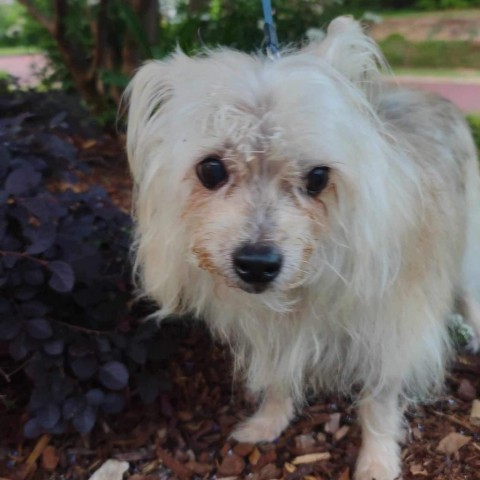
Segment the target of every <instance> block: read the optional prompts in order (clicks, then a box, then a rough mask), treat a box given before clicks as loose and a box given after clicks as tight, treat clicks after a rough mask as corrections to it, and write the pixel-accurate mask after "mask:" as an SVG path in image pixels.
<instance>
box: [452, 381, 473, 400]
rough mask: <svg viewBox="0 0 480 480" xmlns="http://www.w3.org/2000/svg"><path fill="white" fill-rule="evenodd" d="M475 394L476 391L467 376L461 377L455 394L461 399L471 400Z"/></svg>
mask: <svg viewBox="0 0 480 480" xmlns="http://www.w3.org/2000/svg"><path fill="white" fill-rule="evenodd" d="M476 394H477V392H476V389H475V387H474V386H473V385H472V382H470V380H468V379H467V378H462V380H461V381H460V385H459V386H458V389H457V395H458V396H459V397H460V398H462V399H463V400H467V401H472V400H474V399H475V397H476Z"/></svg>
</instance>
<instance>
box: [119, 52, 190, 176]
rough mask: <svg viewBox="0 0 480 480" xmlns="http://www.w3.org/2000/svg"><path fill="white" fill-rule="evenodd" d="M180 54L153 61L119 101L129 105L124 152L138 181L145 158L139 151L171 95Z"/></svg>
mask: <svg viewBox="0 0 480 480" xmlns="http://www.w3.org/2000/svg"><path fill="white" fill-rule="evenodd" d="M180 56H183V54H181V53H180V52H179V53H178V54H177V55H175V56H173V57H171V58H170V59H168V60H166V61H158V60H153V61H150V62H147V63H145V64H144V65H143V66H142V67H140V69H139V70H138V71H137V73H136V74H135V76H134V77H133V79H132V80H131V81H130V83H129V85H128V87H127V88H126V90H125V93H124V97H123V99H122V101H123V102H125V105H127V106H128V123H127V153H128V161H129V162H130V169H131V171H132V174H133V178H134V180H135V181H136V182H139V181H140V176H141V174H142V173H143V172H144V170H145V168H144V167H145V165H144V163H145V162H146V160H147V159H146V158H145V155H144V153H143V151H141V150H142V149H141V148H140V147H141V146H142V144H143V143H144V140H145V138H148V137H147V135H148V130H149V127H150V125H152V123H153V121H154V120H155V119H156V118H157V117H158V116H159V115H160V114H161V111H162V107H163V106H164V105H165V104H166V103H167V102H168V100H169V99H170V98H172V96H173V94H174V88H173V85H174V81H173V71H174V70H175V67H174V64H175V63H176V61H177V58H178V57H180Z"/></svg>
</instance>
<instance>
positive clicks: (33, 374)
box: [25, 360, 48, 386]
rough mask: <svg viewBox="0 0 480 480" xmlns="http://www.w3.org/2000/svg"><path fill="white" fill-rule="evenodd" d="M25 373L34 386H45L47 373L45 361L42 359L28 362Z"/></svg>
mask: <svg viewBox="0 0 480 480" xmlns="http://www.w3.org/2000/svg"><path fill="white" fill-rule="evenodd" d="M25 373H26V374H27V376H28V377H29V378H30V379H31V380H32V382H33V383H34V384H35V385H36V386H46V385H47V384H48V375H47V372H46V371H45V363H44V362H43V361H42V360H36V361H33V362H30V363H29V364H28V365H27V366H26V367H25Z"/></svg>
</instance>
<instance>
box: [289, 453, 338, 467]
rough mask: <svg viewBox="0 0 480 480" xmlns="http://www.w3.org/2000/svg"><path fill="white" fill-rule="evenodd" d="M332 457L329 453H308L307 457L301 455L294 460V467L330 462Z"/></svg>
mask: <svg viewBox="0 0 480 480" xmlns="http://www.w3.org/2000/svg"><path fill="white" fill-rule="evenodd" d="M330 457H331V455H330V453H329V452H320V453H308V454H307V455H300V456H299V457H295V458H294V459H293V460H292V463H293V464H294V465H301V464H303V463H315V462H320V461H322V460H329V459H330Z"/></svg>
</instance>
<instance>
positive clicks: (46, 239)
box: [27, 223, 56, 255]
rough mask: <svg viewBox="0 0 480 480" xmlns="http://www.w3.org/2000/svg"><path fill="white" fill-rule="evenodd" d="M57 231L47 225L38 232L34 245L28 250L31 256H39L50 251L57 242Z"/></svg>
mask: <svg viewBox="0 0 480 480" xmlns="http://www.w3.org/2000/svg"><path fill="white" fill-rule="evenodd" d="M55 237H56V231H55V227H54V226H53V225H52V224H50V223H47V224H45V225H43V226H42V227H41V228H39V229H38V230H37V231H36V234H35V236H34V237H33V238H31V240H32V244H31V245H30V246H29V247H28V248H27V253H28V254H30V255H38V254H39V253H43V252H45V250H48V249H49V248H50V247H51V246H52V245H53V243H54V242H55Z"/></svg>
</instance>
